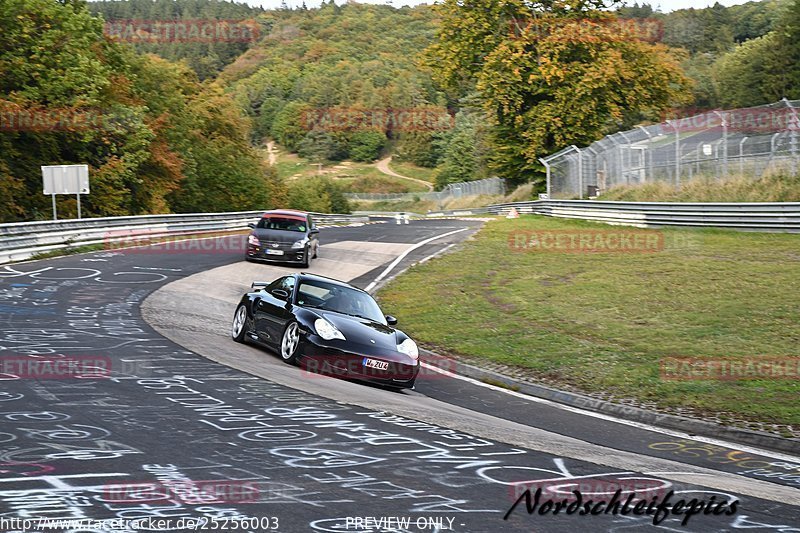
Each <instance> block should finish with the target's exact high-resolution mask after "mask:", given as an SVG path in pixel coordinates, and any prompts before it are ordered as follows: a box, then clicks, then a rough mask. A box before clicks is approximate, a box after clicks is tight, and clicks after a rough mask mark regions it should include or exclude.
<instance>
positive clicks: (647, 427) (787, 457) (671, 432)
mask: <svg viewBox="0 0 800 533" xmlns="http://www.w3.org/2000/svg"><path fill="white" fill-rule="evenodd" d="M421 365H422V366H424V367H425V368H427V369H429V370H433V371H434V372H438V373H440V374H444V375H445V376H448V377H451V378H453V379H460V380H462V381H466V382H468V383H472V384H473V385H477V386H479V387H484V388H487V389H491V390H493V391H497V392H503V393H505V394H509V395H511V396H514V397H516V398H522V399H525V400H528V401H531V402H536V403H541V404H544V405H549V406H551V407H555V408H557V409H561V410H563V411H569V412H571V413H577V414H580V415H583V416H591V417H593V418H599V419H601V420H607V421H609V422H616V423H617V424H624V425H626V426H632V427H635V428H639V429H644V430H646V431H652V432H654V433H661V434H663V435H669V436H670V437H677V438H680V439H689V440H693V441H697V442H704V443H706V444H713V445H714V446H723V447H725V448H733V449H734V450H741V451H743V452H747V453H755V454H758V455H763V456H765V457H771V458H773V459H780V460H781V461H790V462H794V463H796V462H798V461H800V458H798V457H794V456H791V455H786V454H782V453H779V452H772V451H767V450H761V449H758V448H753V447H750V446H743V445H741V444H735V443H732V442H725V441H723V440H717V439H712V438H709V437H703V436H700V435H690V434H688V433H684V432H682V431H674V430H671V429H665V428H660V427H657V426H651V425H650V424H644V423H642V422H634V421H633V420H625V419H622V418H616V417H613V416H611V415H606V414H603V413H596V412H594V411H587V410H585V409H579V408H577V407H571V406H569V405H564V404H560V403H557V402H553V401H551V400H546V399H544V398H538V397H536V396H529V395H527V394H523V393H521V392H516V391H512V390H508V389H504V388H503V387H498V386H497V385H491V384H489V383H484V382H482V381H478V380H476V379H473V378H470V377H467V376H462V375H460V374H455V373H453V372H450V371H448V370H444V369H441V368H439V367H437V366H433V365H431V364H428V363H421Z"/></svg>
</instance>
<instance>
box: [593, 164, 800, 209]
mask: <svg viewBox="0 0 800 533" xmlns="http://www.w3.org/2000/svg"><path fill="white" fill-rule="evenodd" d="M732 166H733V165H732ZM599 200H618V201H624V202H800V176H789V175H785V174H774V175H770V176H765V177H763V178H760V179H753V178H751V177H742V176H735V177H731V178H728V179H723V180H717V179H716V178H713V177H707V176H701V177H696V178H695V179H692V180H689V181H684V182H683V184H682V186H681V187H680V188H675V187H674V186H673V185H671V184H668V183H660V182H655V183H647V184H644V185H631V186H619V187H613V188H611V189H609V190H608V191H607V192H606V193H604V194H603V195H602V196H600V198H599Z"/></svg>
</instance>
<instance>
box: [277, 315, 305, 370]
mask: <svg viewBox="0 0 800 533" xmlns="http://www.w3.org/2000/svg"><path fill="white" fill-rule="evenodd" d="M299 346H300V327H299V326H298V325H297V322H290V323H289V325H288V326H286V329H285V330H283V338H282V339H281V359H283V361H284V362H286V363H289V364H290V365H295V364H297V348H298V347H299Z"/></svg>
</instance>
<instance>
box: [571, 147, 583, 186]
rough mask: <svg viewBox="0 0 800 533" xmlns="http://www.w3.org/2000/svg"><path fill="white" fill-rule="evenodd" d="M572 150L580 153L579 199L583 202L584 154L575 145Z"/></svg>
mask: <svg viewBox="0 0 800 533" xmlns="http://www.w3.org/2000/svg"><path fill="white" fill-rule="evenodd" d="M572 148H573V149H574V150H575V151H576V152H578V199H579V200H583V152H581V150H580V148H578V147H577V146H575V145H574V144H573V145H572Z"/></svg>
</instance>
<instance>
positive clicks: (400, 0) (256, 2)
mask: <svg viewBox="0 0 800 533" xmlns="http://www.w3.org/2000/svg"><path fill="white" fill-rule="evenodd" d="M238 1H241V0H238ZM245 1H246V2H247V3H248V4H250V5H252V6H261V7H264V8H266V9H272V8H276V7H280V5H281V0H245ZM359 1H360V2H362V3H365V4H391V5H393V6H395V7H402V6H404V5H409V6H413V5H417V4H423V3H428V4H431V3H433V2H432V1H428V2H425V1H424V0H359ZM745 1H746V0H719V3H720V4H722V5H725V6H732V5H735V4H744V3H745ZM714 2H715V0H652V1H650V2H649V3H650V4H651V5H652V6H653V7H658V8H660V9H661V11H663V12H667V11H674V10H676V9H685V8H689V7H694V8H702V7H708V6H712V5H714ZM286 3H287V4H288V5H289V6H291V7H296V6H299V5H301V4H302V3H303V0H286ZM319 3H320V2H319V0H306V5H307V6H308V7H316V6H319ZM336 3H337V4H343V3H345V2H344V0H336ZM640 3H642V2H641V0H640ZM630 4H633V2H630Z"/></svg>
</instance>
